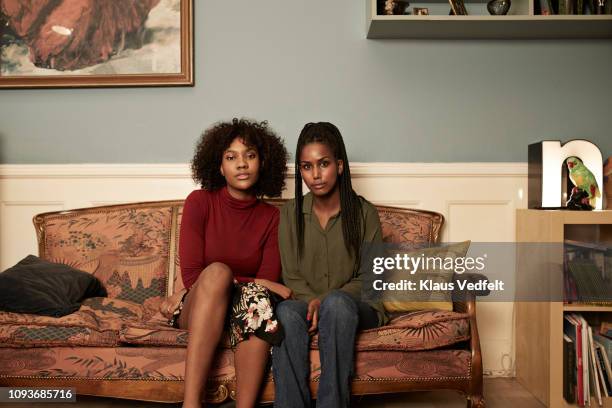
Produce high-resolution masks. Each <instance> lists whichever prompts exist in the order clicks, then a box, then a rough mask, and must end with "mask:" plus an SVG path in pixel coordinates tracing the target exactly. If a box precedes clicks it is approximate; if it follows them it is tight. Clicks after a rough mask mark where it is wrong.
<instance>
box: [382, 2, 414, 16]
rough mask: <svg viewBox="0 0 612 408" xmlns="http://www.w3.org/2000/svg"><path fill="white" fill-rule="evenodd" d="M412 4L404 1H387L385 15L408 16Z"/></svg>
mask: <svg viewBox="0 0 612 408" xmlns="http://www.w3.org/2000/svg"><path fill="white" fill-rule="evenodd" d="M408 6H410V3H409V2H407V1H404V0H385V5H384V14H385V15H387V16H392V15H402V14H408Z"/></svg>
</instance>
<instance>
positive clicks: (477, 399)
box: [467, 395, 485, 408]
mask: <svg viewBox="0 0 612 408" xmlns="http://www.w3.org/2000/svg"><path fill="white" fill-rule="evenodd" d="M467 408H485V400H484V398H483V396H482V395H471V396H469V397H468V400H467Z"/></svg>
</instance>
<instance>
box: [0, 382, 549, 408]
mask: <svg viewBox="0 0 612 408" xmlns="http://www.w3.org/2000/svg"><path fill="white" fill-rule="evenodd" d="M484 387H485V401H486V403H487V408H544V405H542V404H541V403H540V402H538V401H537V400H536V399H535V398H534V397H533V396H532V395H531V394H530V393H529V392H527V391H526V390H525V389H524V388H523V387H522V386H521V385H520V384H519V383H518V382H516V381H515V380H513V379H510V378H488V379H485V381H484ZM26 405H27V407H28V408H30V407H32V408H55V407H88V408H179V407H180V406H181V405H180V404H157V403H148V402H138V401H128V400H118V399H111V398H95V397H86V396H79V397H77V402H76V403H65V404H54V403H45V404H0V407H2V408H5V407H6V408H24V407H25V406H26ZM353 406H354V407H356V408H465V406H466V403H465V398H464V397H462V396H461V395H459V394H457V393H455V392H452V391H428V392H413V393H408V394H395V395H389V396H369V397H361V398H358V399H357V400H356V401H355V404H354V405H353ZM215 407H216V408H230V407H234V404H233V403H226V404H222V405H216V406H215Z"/></svg>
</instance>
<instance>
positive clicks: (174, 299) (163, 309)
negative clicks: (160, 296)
mask: <svg viewBox="0 0 612 408" xmlns="http://www.w3.org/2000/svg"><path fill="white" fill-rule="evenodd" d="M184 294H185V289H182V290H180V291H178V292H176V293H175V294H173V295H172V296H170V297H167V298H165V299H164V300H163V301H162V302H161V304H160V305H159V312H160V313H161V314H162V316H164V317H165V318H166V319H170V318H172V315H173V314H174V311H175V310H176V309H177V308H178V306H179V303H181V299H182V298H183V295H184Z"/></svg>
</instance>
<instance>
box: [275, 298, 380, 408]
mask: <svg viewBox="0 0 612 408" xmlns="http://www.w3.org/2000/svg"><path fill="white" fill-rule="evenodd" d="M307 312H308V304H307V303H306V302H303V301H299V300H286V301H284V302H281V303H280V304H279V305H278V306H277V309H276V314H277V316H278V319H279V320H280V323H281V325H282V326H283V329H284V330H285V339H284V340H283V342H282V343H281V345H280V346H275V347H274V349H273V352H272V370H273V373H274V391H275V398H274V406H275V407H277V408H300V407H304V408H307V407H310V406H311V395H310V388H309V384H310V361H309V358H308V354H309V343H310V337H309V335H308V328H309V327H310V324H309V322H307V321H306V314H307ZM376 326H378V315H377V313H376V311H375V310H374V309H372V308H371V307H370V306H369V305H368V304H367V303H364V302H361V301H358V300H355V299H353V298H352V297H351V296H350V295H349V294H347V293H346V292H342V291H340V290H334V291H332V292H330V293H329V294H328V295H327V296H326V297H325V298H324V299H323V301H322V302H321V308H320V310H319V355H320V359H321V376H320V378H319V392H318V394H317V407H319V408H341V407H349V406H350V397H351V388H350V381H351V376H352V374H353V362H354V351H355V334H356V333H357V329H358V328H359V329H368V328H372V327H376Z"/></svg>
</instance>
